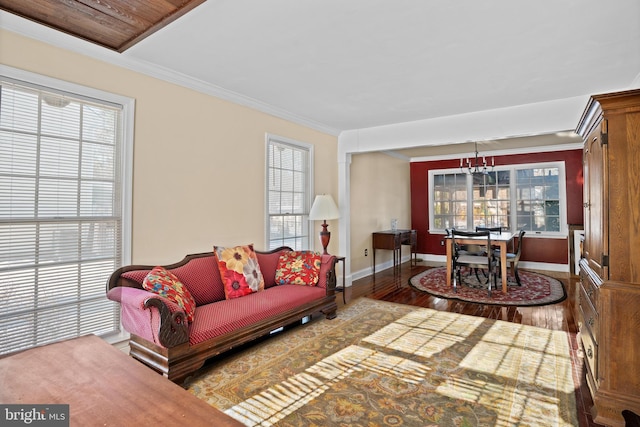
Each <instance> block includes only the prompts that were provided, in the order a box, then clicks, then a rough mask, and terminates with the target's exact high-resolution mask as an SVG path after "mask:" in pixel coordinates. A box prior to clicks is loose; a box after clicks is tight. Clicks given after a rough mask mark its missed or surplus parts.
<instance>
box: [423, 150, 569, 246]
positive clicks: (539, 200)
mask: <svg viewBox="0 0 640 427" xmlns="http://www.w3.org/2000/svg"><path fill="white" fill-rule="evenodd" d="M429 194H430V197H431V206H432V207H433V209H431V211H430V218H429V226H430V230H433V231H438V230H440V231H444V230H445V229H446V228H451V227H455V228H457V229H460V230H474V229H475V227H498V226H499V227H502V228H503V229H504V230H510V231H516V230H520V229H523V230H525V231H528V232H531V233H535V234H543V235H562V234H564V233H566V227H565V226H564V225H563V224H566V203H564V202H563V201H564V200H566V181H565V173H564V162H552V163H545V164H539V165H536V164H528V165H513V166H500V167H496V168H495V170H493V171H488V173H486V174H467V173H460V171H459V169H451V170H432V171H430V172H429Z"/></svg>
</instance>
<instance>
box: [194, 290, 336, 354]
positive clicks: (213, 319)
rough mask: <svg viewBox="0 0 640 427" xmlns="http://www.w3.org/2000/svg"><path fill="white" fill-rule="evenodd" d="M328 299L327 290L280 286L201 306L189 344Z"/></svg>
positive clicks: (197, 311)
mask: <svg viewBox="0 0 640 427" xmlns="http://www.w3.org/2000/svg"><path fill="white" fill-rule="evenodd" d="M325 295H326V291H325V289H322V288H318V287H310V286H298V285H281V286H273V287H271V288H268V289H265V290H264V291H262V292H256V293H253V294H249V295H246V296H244V297H242V298H234V299H229V300H224V301H218V302H215V303H213V304H207V305H203V306H199V307H197V308H196V314H195V318H194V321H193V323H191V325H190V332H189V336H190V338H189V341H190V344H191V345H194V344H198V343H200V342H203V341H206V340H209V339H211V338H215V337H217V336H220V335H224V334H226V333H229V332H233V331H235V330H237V329H238V328H242V327H245V326H248V325H252V324H255V323H256V322H259V321H261V320H264V319H267V318H269V317H271V316H275V315H277V314H280V313H283V312H285V311H287V310H290V309H292V308H296V307H299V306H301V305H303V304H306V303H308V302H311V301H314V300H316V299H320V298H324V297H325Z"/></svg>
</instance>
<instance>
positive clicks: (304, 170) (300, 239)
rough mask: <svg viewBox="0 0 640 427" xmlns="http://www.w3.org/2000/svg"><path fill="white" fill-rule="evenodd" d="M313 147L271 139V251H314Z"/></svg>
mask: <svg viewBox="0 0 640 427" xmlns="http://www.w3.org/2000/svg"><path fill="white" fill-rule="evenodd" d="M312 164H313V146H312V145H309V144H303V143H301V142H297V141H291V140H288V139H284V138H281V137H276V136H273V135H267V197H266V198H267V242H268V244H269V249H275V248H277V247H279V246H289V247H291V248H293V249H296V250H303V249H310V244H309V218H308V216H309V210H310V209H311V188H312V182H311V177H312V176H313V174H312V167H311V165H312Z"/></svg>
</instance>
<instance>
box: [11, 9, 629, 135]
mask: <svg viewBox="0 0 640 427" xmlns="http://www.w3.org/2000/svg"><path fill="white" fill-rule="evenodd" d="M0 26H2V27H4V28H6V29H9V30H11V31H16V32H19V33H22V34H25V35H28V36H30V37H35V38H41V39H43V40H44V41H47V42H49V43H53V44H57V45H63V47H66V48H68V49H71V50H75V51H79V52H81V53H84V54H88V55H92V56H96V57H100V58H101V59H104V60H107V61H110V62H113V63H117V64H121V65H123V66H126V67H128V68H133V69H137V70H139V71H142V72H145V73H147V74H151V75H155V76H157V77H160V78H164V79H166V80H170V81H174V82H177V83H179V84H183V85H185V86H190V87H194V88H196V89H198V90H201V91H203V92H207V93H211V94H214V95H216V96H220V97H222V98H225V99H230V100H233V101H235V102H239V103H242V104H245V105H250V106H252V107H255V108H258V109H261V110H263V111H267V112H269V113H271V114H274V115H277V116H280V117H284V118H287V119H290V120H294V121H296V122H299V123H303V124H306V125H309V126H312V127H314V128H316V129H319V130H323V131H326V132H330V133H332V134H336V135H337V134H339V133H340V132H341V131H344V130H351V129H360V128H368V127H375V126H382V125H387V124H392V123H403V122H411V121H415V120H423V119H430V118H436V117H442V116H452V115H458V114H464V113H469V112H476V111H483V110H491V109H496V108H503V107H510V106H516V105H523V104H531V103H538V102H544V101H549V100H558V99H564V98H571V97H575V96H583V95H590V94H594V93H602V92H609V91H613V90H622V89H627V88H630V87H638V86H640V77H639V76H640V1H638V0H613V1H608V2H602V1H601V0H539V1H533V2H532V1H527V2H525V1H518V0H484V1H478V0H458V1H443V0H402V1H392V0H323V1H311V0H269V1H264V0H208V1H206V2H205V3H204V4H202V5H200V6H198V7H197V8H195V9H194V10H193V11H191V12H189V13H187V14H186V15H185V16H183V17H181V18H179V19H178V20H176V21H175V22H173V23H171V24H169V25H168V26H167V27H165V28H163V29H162V30H160V31H158V32H156V33H154V34H152V35H151V36H149V37H148V38H146V39H144V40H143V41H141V42H140V43H139V44H137V45H135V46H133V47H131V48H130V49H128V50H127V51H125V52H124V53H122V54H117V53H115V52H112V51H108V50H107V49H104V48H101V47H98V46H95V45H91V44H90V43H88V42H85V41H82V40H78V39H73V38H72V37H70V36H67V35H64V34H62V33H57V32H55V31H54V30H50V29H48V28H46V27H43V26H39V25H38V24H34V23H31V22H29V21H26V20H22V19H21V18H18V17H14V16H12V15H11V16H9V15H8V14H6V13H4V12H2V14H0ZM53 33H56V34H53Z"/></svg>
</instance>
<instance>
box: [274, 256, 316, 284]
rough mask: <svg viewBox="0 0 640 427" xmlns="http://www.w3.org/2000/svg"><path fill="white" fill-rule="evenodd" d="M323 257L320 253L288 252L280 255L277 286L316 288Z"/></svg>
mask: <svg viewBox="0 0 640 427" xmlns="http://www.w3.org/2000/svg"><path fill="white" fill-rule="evenodd" d="M320 264H321V257H320V254H319V253H318V252H312V251H286V252H283V253H282V254H280V259H279V260H278V268H277V270H276V284H278V285H285V284H289V285H305V286H315V285H316V284H317V283H318V278H319V277H320Z"/></svg>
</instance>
